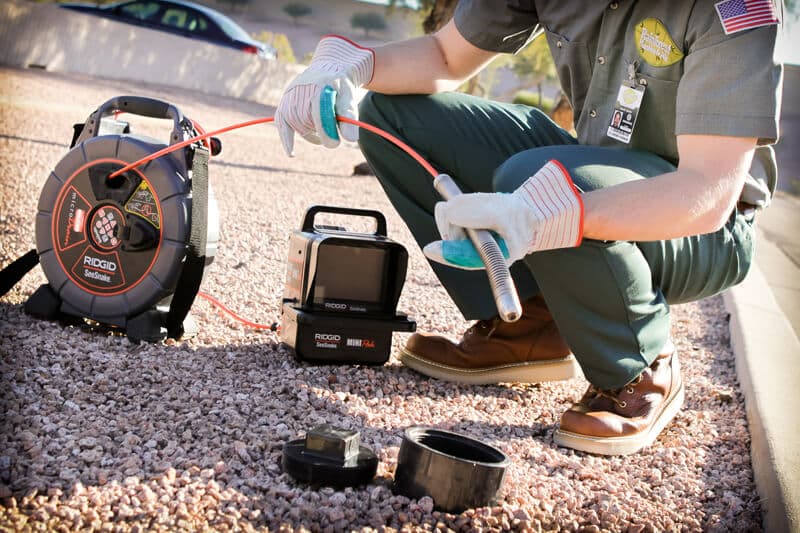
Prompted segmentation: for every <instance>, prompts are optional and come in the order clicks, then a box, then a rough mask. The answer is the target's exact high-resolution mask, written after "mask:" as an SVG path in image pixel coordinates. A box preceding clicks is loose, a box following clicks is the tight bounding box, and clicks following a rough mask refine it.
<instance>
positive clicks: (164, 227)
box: [25, 96, 221, 341]
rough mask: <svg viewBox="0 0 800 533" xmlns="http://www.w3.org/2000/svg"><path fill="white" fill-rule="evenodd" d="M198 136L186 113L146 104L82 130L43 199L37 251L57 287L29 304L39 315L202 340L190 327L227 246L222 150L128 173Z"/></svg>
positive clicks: (131, 99) (169, 158)
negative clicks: (153, 126) (162, 134)
mask: <svg viewBox="0 0 800 533" xmlns="http://www.w3.org/2000/svg"><path fill="white" fill-rule="evenodd" d="M119 112H125V113H130V114H134V115H140V116H144V117H151V118H159V119H169V120H171V121H172V131H171V132H170V136H169V142H168V143H167V144H165V143H163V142H161V141H159V140H156V139H153V138H150V137H146V136H144V135H138V134H133V133H130V126H129V124H127V123H125V122H122V121H119V120H117V119H116V118H115V117H114V115H115V114H117V113H119ZM196 135H198V132H197V130H196V128H195V126H194V125H193V123H192V121H191V120H189V119H187V118H186V117H185V116H184V115H183V113H181V111H180V110H179V109H178V108H177V107H175V106H174V105H172V104H169V103H167V102H164V101H161V100H156V99H152V98H145V97H141V96H119V97H115V98H112V99H110V100H108V101H107V102H105V103H104V104H103V105H101V106H100V107H99V108H98V109H97V110H96V111H95V112H94V113H92V114H91V115H90V116H89V117H88V119H87V120H86V123H85V124H82V125H81V124H79V125H76V126H75V136H74V137H73V141H72V145H71V150H70V151H69V152H68V153H67V154H66V155H65V156H64V157H63V158H62V159H61V160H60V161H59V162H58V164H57V165H56V166H55V169H54V170H53V171H52V173H51V174H50V176H49V177H48V179H47V181H46V182H45V184H44V187H43V189H42V192H41V195H40V197H39V205H38V213H37V215H36V250H37V253H38V256H39V260H40V262H41V265H42V269H43V270H44V273H45V276H46V277H47V280H48V284H46V285H43V286H41V287H40V288H39V289H38V290H37V291H36V293H34V295H33V296H31V298H30V299H29V300H28V302H27V303H26V305H25V310H26V311H27V312H28V313H29V314H32V315H34V316H39V317H42V318H47V319H53V318H57V317H58V315H66V317H73V318H83V319H89V320H91V321H94V322H97V323H100V324H103V325H108V326H113V327H116V328H121V329H123V330H125V332H126V333H127V335H128V337H129V338H130V339H131V340H132V341H140V340H146V341H156V340H161V339H163V338H165V337H166V336H170V337H176V338H177V337H180V336H182V335H183V334H184V333H188V332H190V330H193V329H195V328H194V327H193V326H191V325H190V324H189V322H191V321H187V324H186V325H184V321H185V320H186V318H187V314H188V311H189V308H190V307H191V304H192V302H193V301H194V297H195V295H196V294H197V290H198V289H199V285H200V281H201V280H202V273H203V269H204V268H205V267H206V266H207V265H209V264H210V263H211V262H212V261H213V259H214V255H215V253H216V248H217V242H218V239H219V214H218V210H217V204H216V200H215V198H214V195H213V192H212V189H211V187H210V184H209V183H208V157H209V152H210V151H213V152H215V154H214V155H216V153H218V152H219V151H220V147H221V145H220V143H219V141H218V140H217V139H215V138H212V139H211V141H212V142H211V143H208V145H209V146H210V148H211V149H212V150H209V148H207V147H206V146H204V145H203V143H200V142H196V143H193V144H189V145H187V146H185V147H183V148H182V149H179V150H175V151H174V152H172V153H169V154H167V155H165V156H162V157H159V158H157V159H154V160H152V161H150V162H149V163H148V164H146V165H142V166H140V167H138V168H133V169H130V170H127V171H125V172H122V173H119V172H118V171H119V170H120V169H122V168H123V167H125V166H126V165H127V164H128V163H129V162H131V161H138V160H139V159H141V158H143V157H145V156H147V155H149V154H152V153H155V152H157V151H159V150H162V149H164V148H166V147H167V146H168V145H174V144H177V143H180V142H183V141H185V140H188V139H191V138H192V137H194V136H196ZM115 173H116V174H115Z"/></svg>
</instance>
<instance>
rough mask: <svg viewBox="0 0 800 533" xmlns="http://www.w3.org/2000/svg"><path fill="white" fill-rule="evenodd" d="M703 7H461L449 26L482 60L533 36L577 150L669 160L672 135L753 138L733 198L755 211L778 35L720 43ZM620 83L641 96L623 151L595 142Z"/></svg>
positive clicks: (766, 164) (768, 176)
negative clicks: (551, 72)
mask: <svg viewBox="0 0 800 533" xmlns="http://www.w3.org/2000/svg"><path fill="white" fill-rule="evenodd" d="M715 3H718V0H671V1H669V2H656V1H653V2H645V1H638V2H637V1H635V0H618V1H614V0H609V1H607V2H600V1H595V0H593V1H583V2H578V1H565V0H561V1H558V0H550V1H548V0H506V1H502V2H501V1H499V0H461V1H460V2H459V4H458V7H457V8H456V12H455V15H454V20H455V24H456V27H457V28H458V30H459V32H460V33H461V35H463V36H464V38H465V39H467V40H468V41H469V42H471V43H472V44H473V45H475V46H476V47H478V48H481V49H483V50H489V51H493V52H509V53H514V52H517V51H519V50H520V49H521V48H522V47H524V46H525V45H526V44H527V43H528V42H529V41H530V40H531V39H532V38H533V37H535V36H537V35H538V34H539V33H541V32H542V31H543V32H544V33H545V36H546V37H547V43H548V45H549V47H550V51H551V52H552V54H553V60H554V62H555V65H556V70H557V72H558V76H559V79H560V81H561V87H562V89H563V91H564V93H565V94H566V95H567V97H568V98H569V100H570V102H571V103H572V106H573V108H574V111H575V129H576V131H577V134H578V141H579V142H580V143H581V144H588V145H595V146H627V147H630V148H635V149H640V150H646V151H649V152H653V153H655V154H658V155H660V156H661V157H663V158H665V159H667V160H669V161H672V162H673V163H677V162H678V146H677V135H680V134H708V135H725V136H735V137H755V138H758V144H759V148H758V149H757V150H756V156H755V157H754V162H753V165H752V167H751V170H750V176H748V179H747V182H746V184H745V189H744V191H743V192H742V200H744V201H746V202H748V203H751V204H754V205H758V206H765V205H767V204H768V203H769V199H770V197H771V195H772V192H774V190H775V186H776V184H777V166H776V164H775V156H774V151H773V150H772V148H771V147H770V146H768V145H770V144H774V143H775V142H776V141H777V139H778V117H779V115H780V99H781V89H782V77H783V67H782V65H781V63H780V62H779V61H777V60H776V58H775V49H776V41H777V39H778V36H779V29H780V27H779V26H778V25H775V24H772V25H767V26H761V27H758V28H754V29H748V30H744V31H740V32H737V33H731V34H730V35H726V34H725V31H724V29H723V25H722V21H721V18H720V14H719V13H718V11H717V9H716V8H715ZM776 11H777V13H778V14H779V15H780V14H782V12H781V6H780V5H779V6H777V8H776ZM622 84H627V85H630V86H638V87H640V88H644V96H643V98H642V102H641V107H640V109H639V114H638V117H637V120H636V124H635V127H634V129H633V133H632V136H631V138H630V142H629V143H624V142H622V141H619V140H615V139H613V138H611V137H609V136H608V134H607V132H608V128H609V124H610V123H611V120H612V115H613V113H614V108H615V103H616V101H617V96H618V93H619V90H620V86H621V85H622Z"/></svg>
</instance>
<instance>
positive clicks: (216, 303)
mask: <svg viewBox="0 0 800 533" xmlns="http://www.w3.org/2000/svg"><path fill="white" fill-rule="evenodd" d="M336 119H337V120H338V121H340V122H346V123H348V124H354V125H356V126H358V127H360V128H363V129H365V130H367V131H370V132H372V133H374V134H376V135H378V136H380V137H383V138H384V139H386V140H388V141H389V142H391V143H393V144H394V145H396V146H397V147H398V148H400V149H401V150H403V151H404V152H406V153H407V154H408V155H410V156H411V157H412V158H414V160H415V161H416V162H417V163H419V164H420V165H421V166H422V168H424V169H425V170H426V171H427V172H428V173H429V174H430V175H431V176H433V177H434V178H435V177H436V176H437V175H438V172H436V169H434V168H433V166H432V165H431V164H430V163H428V162H427V161H426V160H425V159H423V157H422V156H421V155H419V153H417V151H416V150H414V149H413V148H411V147H410V146H409V145H408V144H406V143H405V142H403V141H401V140H400V139H398V138H397V137H395V136H394V135H392V134H391V133H388V132H386V131H383V130H382V129H380V128H378V127H375V126H372V125H371V124H367V123H366V122H361V121H360V120H356V119H353V118H349V117H344V116H340V115H337V116H336ZM190 120H191V119H190ZM274 121H275V118H274V117H263V118H257V119H253V120H248V121H246V122H240V123H239V124H232V125H230V126H226V127H224V128H220V129H218V130H214V131H210V132H206V131H204V130H203V128H202V127H201V126H200V124H198V123H197V122H195V121H194V120H192V121H191V122H192V125H193V126H194V128H195V130H197V132H198V133H199V135H197V136H195V137H192V138H190V139H186V140H184V141H181V142H179V143H175V144H171V145H169V146H167V147H165V148H162V149H161V150H158V151H157V152H153V153H152V154H150V155H147V156H145V157H143V158H141V159H139V160H138V161H134V162H133V163H129V164H127V165H125V166H124V167H122V168H121V169H119V170H116V171H114V172H113V173H111V174H110V175H109V176H108V177H109V179H111V178H114V177H116V176H119V175H120V174H123V173H125V172H128V171H129V170H132V169H134V168H136V167H139V166H141V165H143V164H145V163H149V162H150V161H153V160H155V159H158V158H159V157H161V156H164V155H167V154H169V153H172V152H174V151H176V150H178V149H180V148H183V147H184V146H188V145H190V144H192V143H195V142H197V141H203V144H204V145H205V146H206V147H209V143H208V141H206V139H208V138H209V137H213V136H214V135H220V134H223V133H227V132H229V131H232V130H236V129H240V128H246V127H249V126H255V125H256V124H267V123H269V122H274ZM197 295H198V296H200V297H202V298H205V299H206V300H208V301H209V302H211V303H212V304H213V305H214V306H216V307H217V308H218V309H220V310H221V311H222V312H223V313H225V314H227V315H229V316H230V317H232V318H233V319H234V320H236V321H238V322H241V323H242V324H244V325H246V326H249V327H251V328H255V329H268V330H271V331H279V330H280V325H278V324H277V323H276V324H273V325H267V324H259V323H258V322H253V321H251V320H247V319H246V318H242V317H240V316H239V315H237V314H236V313H234V312H233V311H231V310H230V309H228V308H227V307H225V305H224V304H223V303H222V302H220V301H219V300H217V299H216V298H214V297H213V296H211V295H210V294H207V293H205V292H202V291H198V292H197Z"/></svg>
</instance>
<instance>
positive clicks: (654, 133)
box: [631, 73, 678, 163]
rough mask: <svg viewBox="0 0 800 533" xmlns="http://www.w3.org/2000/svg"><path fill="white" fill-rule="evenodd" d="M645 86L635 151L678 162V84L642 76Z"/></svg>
mask: <svg viewBox="0 0 800 533" xmlns="http://www.w3.org/2000/svg"><path fill="white" fill-rule="evenodd" d="M636 78H637V80H639V83H640V84H645V91H644V98H643V99H642V106H641V108H640V110H639V116H638V117H637V119H636V126H635V127H634V131H633V136H632V137H631V148H636V149H639V150H645V151H647V152H652V153H654V154H656V155H659V156H661V157H663V158H664V159H667V160H669V161H671V162H673V163H676V162H677V161H678V140H677V139H676V138H675V112H676V106H675V102H676V100H677V97H678V82H677V81H671V80H664V79H660V78H655V77H653V76H650V75H648V74H642V73H639V74H637V76H636Z"/></svg>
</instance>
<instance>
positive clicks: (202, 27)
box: [186, 15, 208, 33]
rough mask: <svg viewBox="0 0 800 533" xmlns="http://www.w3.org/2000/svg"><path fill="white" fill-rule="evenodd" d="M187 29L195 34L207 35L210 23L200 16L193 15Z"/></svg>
mask: <svg viewBox="0 0 800 533" xmlns="http://www.w3.org/2000/svg"><path fill="white" fill-rule="evenodd" d="M186 29H187V30H189V31H193V32H195V33H206V32H207V31H208V21H207V20H206V19H205V18H203V17H201V16H200V15H193V16H192V17H191V19H190V20H189V23H188V24H187V25H186Z"/></svg>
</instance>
